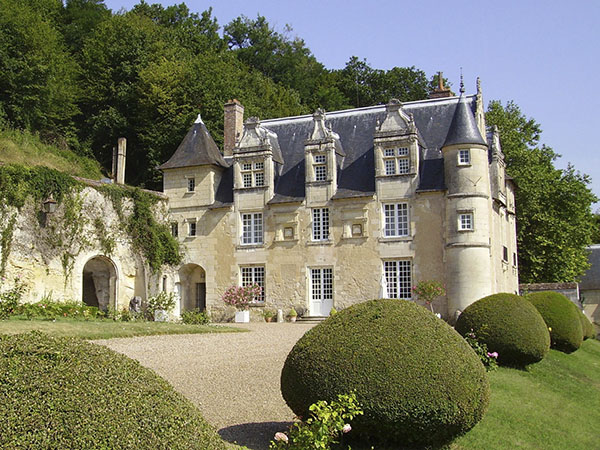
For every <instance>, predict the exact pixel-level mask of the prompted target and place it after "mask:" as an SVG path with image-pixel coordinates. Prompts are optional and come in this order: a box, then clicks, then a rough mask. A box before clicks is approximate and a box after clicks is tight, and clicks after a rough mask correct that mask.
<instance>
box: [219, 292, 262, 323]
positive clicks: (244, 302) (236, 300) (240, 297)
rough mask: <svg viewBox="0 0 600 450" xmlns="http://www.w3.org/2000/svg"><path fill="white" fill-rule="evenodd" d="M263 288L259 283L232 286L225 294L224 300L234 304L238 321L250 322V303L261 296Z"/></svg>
mask: <svg viewBox="0 0 600 450" xmlns="http://www.w3.org/2000/svg"><path fill="white" fill-rule="evenodd" d="M261 293H262V288H261V287H260V286H259V285H258V284H250V285H248V286H230V287H229V288H227V290H226V291H225V293H224V294H223V297H222V299H223V301H224V302H225V303H227V304H228V305H231V306H234V307H235V308H236V309H237V311H236V313H235V321H236V323H248V322H250V311H249V305H250V303H252V302H255V301H256V298H258V297H260V295H261Z"/></svg>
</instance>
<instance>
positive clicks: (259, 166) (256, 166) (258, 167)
mask: <svg viewBox="0 0 600 450" xmlns="http://www.w3.org/2000/svg"><path fill="white" fill-rule="evenodd" d="M264 168H265V163H264V162H257V163H254V169H255V170H263V169H264Z"/></svg>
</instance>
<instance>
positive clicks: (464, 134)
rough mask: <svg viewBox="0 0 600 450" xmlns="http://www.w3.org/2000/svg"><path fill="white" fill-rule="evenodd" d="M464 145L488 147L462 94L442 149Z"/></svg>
mask: <svg viewBox="0 0 600 450" xmlns="http://www.w3.org/2000/svg"><path fill="white" fill-rule="evenodd" d="M463 144H465V145H469V144H477V145H485V146H487V144H486V142H485V141H484V140H483V137H481V133H480V132H479V128H477V123H476V122H475V116H474V115H473V111H472V110H471V108H470V107H469V105H468V104H467V100H466V97H465V96H464V95H462V93H461V95H460V98H459V99H458V105H456V110H455V111H454V116H453V117H452V122H451V123H450V128H449V129H448V134H447V135H446V140H445V141H444V145H443V146H442V147H447V146H449V145H463Z"/></svg>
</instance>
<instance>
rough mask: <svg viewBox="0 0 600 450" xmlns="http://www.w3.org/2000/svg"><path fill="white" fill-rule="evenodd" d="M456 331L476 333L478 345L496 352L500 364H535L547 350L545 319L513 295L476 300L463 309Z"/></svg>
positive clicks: (466, 333) (504, 294)
mask: <svg viewBox="0 0 600 450" xmlns="http://www.w3.org/2000/svg"><path fill="white" fill-rule="evenodd" d="M455 328H456V331H458V332H459V333H460V334H461V335H462V336H467V335H468V334H469V333H475V335H476V336H477V340H478V342H480V343H482V344H485V345H486V346H487V348H488V350H489V351H491V352H497V353H498V362H499V363H500V364H503V365H516V366H524V365H527V364H533V363H536V362H538V361H541V360H542V359H543V358H544V356H546V354H547V353H548V350H549V348H550V337H549V335H548V329H547V328H546V324H545V323H544V319H542V317H541V316H540V314H539V313H538V312H537V310H536V309H535V308H533V307H532V305H531V304H530V303H529V302H527V301H526V300H525V299H524V298H522V297H519V296H518V295H515V294H507V293H501V294H494V295H489V296H487V297H484V298H482V299H480V300H477V301H476V302H475V303H472V304H471V305H469V306H468V307H467V308H465V310H464V311H463V312H462V314H461V315H460V316H459V318H458V321H457V322H456V327H455Z"/></svg>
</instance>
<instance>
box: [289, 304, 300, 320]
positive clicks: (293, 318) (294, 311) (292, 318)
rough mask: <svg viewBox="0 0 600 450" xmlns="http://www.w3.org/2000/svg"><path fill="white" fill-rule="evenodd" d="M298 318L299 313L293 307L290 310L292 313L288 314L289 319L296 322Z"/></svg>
mask: <svg viewBox="0 0 600 450" xmlns="http://www.w3.org/2000/svg"><path fill="white" fill-rule="evenodd" d="M297 317H298V313H297V312H296V309H294V307H293V306H292V309H290V312H289V313H288V318H289V319H290V322H295V321H296V318H297Z"/></svg>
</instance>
